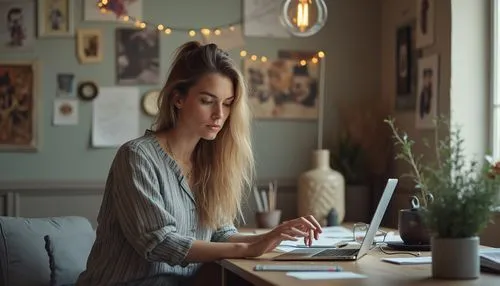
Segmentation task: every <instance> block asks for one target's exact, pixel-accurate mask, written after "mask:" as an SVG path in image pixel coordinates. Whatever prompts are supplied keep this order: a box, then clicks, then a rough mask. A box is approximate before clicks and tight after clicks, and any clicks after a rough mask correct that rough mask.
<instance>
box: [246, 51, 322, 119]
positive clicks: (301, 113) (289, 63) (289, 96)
mask: <svg viewBox="0 0 500 286" xmlns="http://www.w3.org/2000/svg"><path fill="white" fill-rule="evenodd" d="M243 74H244V77H245V79H246V80H247V82H248V84H249V89H250V92H249V102H250V107H251V110H252V113H253V116H254V118H256V119H294V120H317V119H318V116H319V99H320V95H319V82H320V69H319V65H318V64H313V63H310V62H308V63H307V64H306V65H301V64H300V63H299V61H297V60H295V59H290V58H279V59H275V60H268V61H265V62H262V61H254V60H250V59H245V60H244V61H243Z"/></svg>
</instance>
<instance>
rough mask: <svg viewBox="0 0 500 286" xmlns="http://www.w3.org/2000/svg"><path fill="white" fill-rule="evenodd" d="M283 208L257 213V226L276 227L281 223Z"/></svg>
mask: <svg viewBox="0 0 500 286" xmlns="http://www.w3.org/2000/svg"><path fill="white" fill-rule="evenodd" d="M280 219H281V210H272V211H268V212H257V213H255V221H256V223H257V228H274V227H275V226H277V225H278V224H279V223H280Z"/></svg>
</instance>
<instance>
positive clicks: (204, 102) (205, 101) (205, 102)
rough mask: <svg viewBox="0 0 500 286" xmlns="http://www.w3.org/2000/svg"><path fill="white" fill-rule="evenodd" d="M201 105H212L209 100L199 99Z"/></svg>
mask: <svg viewBox="0 0 500 286" xmlns="http://www.w3.org/2000/svg"><path fill="white" fill-rule="evenodd" d="M201 103H203V104H210V103H212V101H211V100H208V99H204V98H202V99H201Z"/></svg>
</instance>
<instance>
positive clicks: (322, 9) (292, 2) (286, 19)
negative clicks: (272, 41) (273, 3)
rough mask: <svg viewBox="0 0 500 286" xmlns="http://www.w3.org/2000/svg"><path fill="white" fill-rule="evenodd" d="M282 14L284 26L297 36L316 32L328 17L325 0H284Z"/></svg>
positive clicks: (306, 35) (305, 35)
mask: <svg viewBox="0 0 500 286" xmlns="http://www.w3.org/2000/svg"><path fill="white" fill-rule="evenodd" d="M280 14H281V17H280V20H281V23H282V24H283V26H284V27H285V28H286V29H287V30H288V32H290V33H291V34H292V35H294V36H297V37H309V36H312V35H314V34H316V33H317V32H318V31H319V30H321V28H323V26H324V25H325V23H326V18H327V17H328V11H327V8H326V4H325V1H324V0H283V3H282V4H281V13H280Z"/></svg>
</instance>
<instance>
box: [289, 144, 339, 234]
mask: <svg viewBox="0 0 500 286" xmlns="http://www.w3.org/2000/svg"><path fill="white" fill-rule="evenodd" d="M312 155H313V156H312V161H313V168H312V169H311V170H309V171H307V172H305V173H302V174H301V175H300V177H299V182H298V197H297V203H298V205H297V207H298V215H299V216H305V215H313V216H314V217H315V218H316V219H317V220H318V221H319V223H320V224H321V225H322V226H324V225H326V219H327V215H328V213H329V212H330V210H331V209H332V208H335V210H336V211H337V218H338V223H341V222H342V221H343V220H344V216H345V182H344V177H343V176H342V174H340V173H339V172H337V171H335V170H333V169H332V168H331V167H330V151H329V150H326V149H321V150H314V151H313V154H312Z"/></svg>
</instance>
